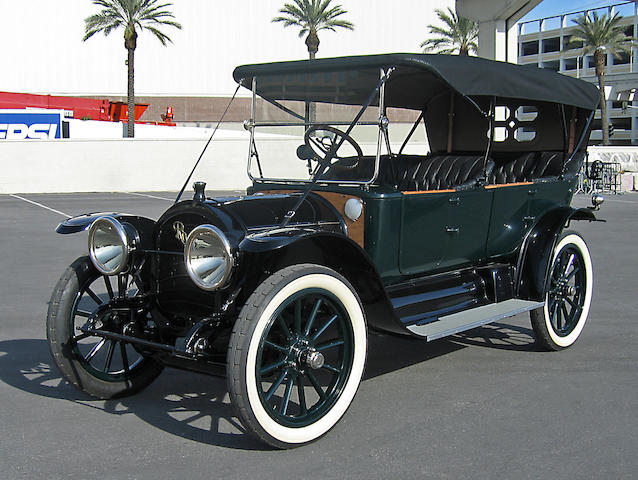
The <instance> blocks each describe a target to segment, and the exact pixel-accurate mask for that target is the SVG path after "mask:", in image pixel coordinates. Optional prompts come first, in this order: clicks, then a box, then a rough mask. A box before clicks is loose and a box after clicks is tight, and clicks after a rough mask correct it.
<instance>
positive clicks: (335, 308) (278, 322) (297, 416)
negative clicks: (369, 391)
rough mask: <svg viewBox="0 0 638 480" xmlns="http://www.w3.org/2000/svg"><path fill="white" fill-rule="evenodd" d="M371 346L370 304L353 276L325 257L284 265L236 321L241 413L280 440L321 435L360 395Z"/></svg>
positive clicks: (233, 365) (231, 371) (263, 435)
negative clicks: (366, 308) (323, 261)
mask: <svg viewBox="0 0 638 480" xmlns="http://www.w3.org/2000/svg"><path fill="white" fill-rule="evenodd" d="M366 348H367V333H366V325H365V319H364V313H363V309H362V307H361V303H360V301H359V299H358V297H357V295H356V293H355V291H354V290H353V288H352V287H351V286H350V284H349V283H348V282H347V280H346V279H344V278H343V277H342V276H341V275H339V274H338V273H336V272H335V271H333V270H330V269H328V268H325V267H321V266H318V265H310V264H303V265H296V266H292V267H287V268H284V269H282V270H280V271H279V272H277V273H275V274H273V275H272V276H270V277H269V278H268V279H266V280H265V281H264V282H263V283H262V284H261V285H260V286H259V287H258V288H257V289H256V290H255V292H254V293H253V295H252V296H251V297H250V298H249V300H248V302H247V303H246V305H245V306H244V308H243V309H242V312H241V314H240V316H239V319H238V320H237V323H236V324H235V328H234V329H233V333H232V336H231V341H230V348H229V351H228V367H227V368H228V382H229V391H230V394H231V400H232V402H233V405H234V406H235V408H236V411H237V414H238V417H239V418H240V420H241V422H242V423H243V424H244V426H245V427H246V429H247V430H249V431H250V432H251V433H253V434H254V435H256V436H257V437H258V438H260V439H261V440H263V441H265V442H266V443H269V444H270V445H273V446H275V447H278V448H290V447H295V446H299V445H302V444H304V443H308V442H311V441H313V440H316V439H317V438H319V437H320V436H322V435H323V434H325V433H326V432H327V431H328V430H330V429H331V428H332V427H333V426H334V425H335V424H336V423H337V422H338V421H339V419H340V418H341V417H342V416H343V414H344V413H345V411H346V409H347V408H348V406H349V405H350V403H351V402H352V399H353V398H354V395H355V393H356V391H357V388H358V386H359V382H360V381H361V376H362V374H363V367H364V364H365V358H366Z"/></svg>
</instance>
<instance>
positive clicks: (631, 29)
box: [625, 25, 634, 37]
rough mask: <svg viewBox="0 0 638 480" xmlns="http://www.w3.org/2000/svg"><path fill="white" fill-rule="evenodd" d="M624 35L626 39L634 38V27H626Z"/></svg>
mask: <svg viewBox="0 0 638 480" xmlns="http://www.w3.org/2000/svg"><path fill="white" fill-rule="evenodd" d="M625 35H627V36H628V37H633V36H634V26H633V25H628V26H627V28H625Z"/></svg>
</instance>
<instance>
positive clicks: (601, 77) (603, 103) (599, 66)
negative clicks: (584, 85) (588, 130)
mask: <svg viewBox="0 0 638 480" xmlns="http://www.w3.org/2000/svg"><path fill="white" fill-rule="evenodd" d="M594 60H595V61H596V76H597V77H598V89H599V90H600V120H601V125H602V129H603V145H609V122H608V121H607V96H606V95H605V54H604V53H603V52H602V50H600V49H598V50H596V51H595V52H594Z"/></svg>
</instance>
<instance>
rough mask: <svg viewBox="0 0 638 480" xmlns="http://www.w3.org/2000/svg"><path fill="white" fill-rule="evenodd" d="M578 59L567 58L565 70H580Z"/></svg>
mask: <svg viewBox="0 0 638 480" xmlns="http://www.w3.org/2000/svg"><path fill="white" fill-rule="evenodd" d="M578 61H579V60H578V59H577V58H566V59H564V60H563V70H576V69H577V68H578Z"/></svg>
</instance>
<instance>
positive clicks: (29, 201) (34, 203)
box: [9, 194, 71, 218]
mask: <svg viewBox="0 0 638 480" xmlns="http://www.w3.org/2000/svg"><path fill="white" fill-rule="evenodd" d="M9 196H10V197H13V198H19V199H20V200H23V201H25V202H27V203H32V204H33V205H36V206H38V207H42V208H44V209H45V210H49V211H51V212H54V213H59V214H60V215H62V216H64V217H66V218H71V215H67V214H66V213H64V212H61V211H60V210H56V209H55V208H51V207H47V206H46V205H42V204H41V203H38V202H34V201H33V200H29V199H28V198H24V197H21V196H20V195H14V194H9Z"/></svg>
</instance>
